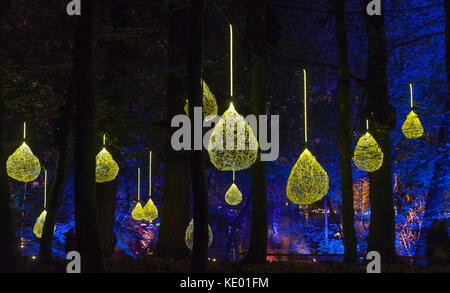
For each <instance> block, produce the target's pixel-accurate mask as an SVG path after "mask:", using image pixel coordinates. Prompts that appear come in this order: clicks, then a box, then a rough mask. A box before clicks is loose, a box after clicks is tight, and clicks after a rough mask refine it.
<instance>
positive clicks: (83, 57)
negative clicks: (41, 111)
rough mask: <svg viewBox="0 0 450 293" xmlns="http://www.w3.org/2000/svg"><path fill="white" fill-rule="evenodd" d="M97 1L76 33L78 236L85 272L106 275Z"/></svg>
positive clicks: (88, 8)
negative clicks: (99, 195)
mask: <svg viewBox="0 0 450 293" xmlns="http://www.w3.org/2000/svg"><path fill="white" fill-rule="evenodd" d="M97 5H98V2H97V0H92V1H88V2H83V5H82V8H81V9H82V11H81V16H77V17H78V24H77V28H76V33H75V45H74V77H75V93H76V95H75V163H74V165H75V166H74V171H75V172H74V173H75V188H74V189H75V232H76V242H77V248H78V251H79V252H80V254H81V269H82V272H102V271H104V267H103V254H102V251H101V246H100V235H99V226H98V223H99V221H98V212H97V200H96V190H95V187H96V186H95V184H96V183H95V156H96V147H95V146H96V143H95V139H96V132H95V73H94V42H95V23H96V13H97Z"/></svg>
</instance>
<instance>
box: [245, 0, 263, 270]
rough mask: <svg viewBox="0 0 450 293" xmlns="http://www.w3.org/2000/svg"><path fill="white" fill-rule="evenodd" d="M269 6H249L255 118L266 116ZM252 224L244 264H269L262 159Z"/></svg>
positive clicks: (256, 171) (256, 170)
mask: <svg viewBox="0 0 450 293" xmlns="http://www.w3.org/2000/svg"><path fill="white" fill-rule="evenodd" d="M266 12H267V6H266V4H264V3H261V2H259V1H250V2H248V4H247V14H248V32H249V39H250V46H251V50H250V52H251V53H250V97H251V103H252V104H251V110H252V114H254V115H265V114H266V99H267V94H268V88H267V87H268V84H267V68H266V67H267V50H268V44H267V39H266V28H267V27H266ZM251 175H252V183H251V201H252V202H251V203H252V224H251V238H250V246H249V249H248V252H247V255H246V257H245V258H244V259H243V262H249V263H265V262H266V257H267V217H268V216H267V186H266V164H265V163H264V162H263V161H261V160H260V159H259V158H258V160H257V161H256V162H255V163H254V164H253V166H252V167H251Z"/></svg>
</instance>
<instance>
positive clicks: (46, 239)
mask: <svg viewBox="0 0 450 293" xmlns="http://www.w3.org/2000/svg"><path fill="white" fill-rule="evenodd" d="M69 95H73V93H72V91H71V90H70V91H69ZM60 110H61V111H60V113H61V116H60V117H59V118H58V121H57V123H56V125H55V147H56V164H55V175H54V177H53V180H52V184H51V187H50V193H49V196H48V201H47V216H46V217H45V223H44V228H43V230H42V238H41V241H40V247H39V261H40V262H41V263H47V262H49V261H50V260H51V258H52V242H53V231H54V229H53V227H54V226H55V222H56V215H57V213H58V207H59V200H60V198H61V194H62V193H63V191H64V179H65V177H66V170H67V164H68V159H69V146H68V137H69V133H70V121H71V117H72V113H73V97H68V98H66V102H65V105H63V106H61V107H60Z"/></svg>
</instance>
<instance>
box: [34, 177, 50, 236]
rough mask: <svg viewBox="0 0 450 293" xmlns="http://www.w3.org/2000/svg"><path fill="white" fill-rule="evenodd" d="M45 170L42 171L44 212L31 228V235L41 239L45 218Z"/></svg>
mask: <svg viewBox="0 0 450 293" xmlns="http://www.w3.org/2000/svg"><path fill="white" fill-rule="evenodd" d="M46 207H47V170H44V210H43V211H42V213H41V214H40V216H39V217H38V218H37V220H36V223H35V224H34V227H33V233H34V235H36V237H37V238H41V237H42V230H43V229H44V223H45V217H46V216H47V211H46Z"/></svg>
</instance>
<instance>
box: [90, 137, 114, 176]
mask: <svg viewBox="0 0 450 293" xmlns="http://www.w3.org/2000/svg"><path fill="white" fill-rule="evenodd" d="M95 160H96V167H95V181H96V182H97V183H103V182H108V181H112V180H114V179H115V178H116V176H117V174H119V165H117V163H116V161H114V159H113V157H112V156H111V154H110V153H109V152H108V151H107V150H106V148H105V135H103V149H102V150H101V151H100V152H99V153H98V154H97V156H96V157H95Z"/></svg>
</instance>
